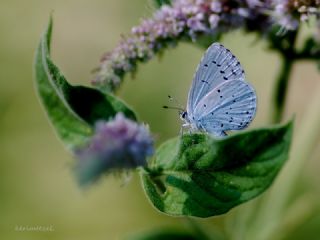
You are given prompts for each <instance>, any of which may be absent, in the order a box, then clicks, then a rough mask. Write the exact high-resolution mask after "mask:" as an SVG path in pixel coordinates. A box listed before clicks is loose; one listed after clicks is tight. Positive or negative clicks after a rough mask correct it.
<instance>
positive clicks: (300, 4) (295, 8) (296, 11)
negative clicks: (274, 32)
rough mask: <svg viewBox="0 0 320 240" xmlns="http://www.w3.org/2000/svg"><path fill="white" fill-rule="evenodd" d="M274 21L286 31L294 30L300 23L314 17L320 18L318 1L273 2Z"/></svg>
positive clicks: (288, 0) (291, 0)
mask: <svg viewBox="0 0 320 240" xmlns="http://www.w3.org/2000/svg"><path fill="white" fill-rule="evenodd" d="M273 2H274V6H275V9H274V17H275V21H276V22H278V24H280V25H281V26H283V27H284V28H285V29H286V30H296V29H298V27H299V24H300V22H306V21H308V20H309V19H310V18H311V17H313V16H315V17H316V19H317V20H318V21H319V18H320V11H319V7H320V0H302V1H301V0H300V1H299V0H275V1H273Z"/></svg>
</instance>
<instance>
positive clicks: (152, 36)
mask: <svg viewBox="0 0 320 240" xmlns="http://www.w3.org/2000/svg"><path fill="white" fill-rule="evenodd" d="M319 8H320V0H304V1H298V0H267V1H259V0H244V1H240V0H173V1H172V3H171V5H163V6H162V7H161V8H160V9H158V10H157V11H156V12H155V13H154V14H153V16H152V17H151V18H150V19H145V20H143V21H142V22H141V24H140V25H139V26H135V27H133V28H132V31H131V33H130V34H129V35H127V36H126V37H124V38H123V39H122V40H121V41H120V43H119V45H118V46H117V47H116V48H115V49H114V50H113V51H111V52H108V53H106V54H105V55H104V56H103V57H102V59H101V64H100V67H99V71H98V73H97V76H96V78H95V79H94V80H93V81H92V83H93V85H95V86H96V87H98V88H101V89H104V90H107V91H114V90H116V89H117V88H118V87H119V86H120V84H121V82H122V79H123V77H124V75H125V73H127V72H134V71H136V69H137V64H138V63H139V62H146V61H148V60H149V59H151V58H152V57H153V56H154V55H155V54H157V53H159V52H161V51H162V50H164V49H166V48H167V47H173V46H176V45H177V43H178V42H179V41H181V40H186V41H190V40H191V41H197V40H199V39H200V38H201V37H206V36H211V37H217V36H219V35H220V34H221V33H223V32H227V31H230V30H233V29H237V28H244V29H246V30H247V31H255V32H258V33H261V34H263V35H267V34H268V32H270V30H271V28H272V27H274V26H280V27H281V28H280V30H282V32H285V31H289V30H297V28H298V27H299V24H300V22H301V21H308V20H309V19H310V18H311V17H313V16H315V17H316V20H317V21H318V22H320V20H319V19H320V15H319Z"/></svg>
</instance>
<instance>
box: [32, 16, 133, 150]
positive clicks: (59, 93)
mask: <svg viewBox="0 0 320 240" xmlns="http://www.w3.org/2000/svg"><path fill="white" fill-rule="evenodd" d="M51 33H52V18H50V22H49V24H48V27H47V30H46V31H45V33H44V34H43V36H42V37H41V40H40V43H39V46H38V49H37V52H36V56H35V64H34V72H35V82H36V88H37V92H38V95H39V97H40V100H41V102H42V105H43V106H44V108H45V110H46V112H47V115H48V117H49V120H50V122H51V123H52V125H53V127H54V128H55V130H56V132H57V134H58V136H59V137H60V139H61V140H62V141H63V142H64V143H65V144H66V145H67V147H68V148H72V147H74V146H76V145H79V144H82V143H84V141H86V140H87V139H88V137H90V136H91V135H92V130H93V126H94V123H95V122H96V121H97V120H101V119H104V120H109V119H110V118H112V117H113V116H114V115H115V114H116V113H117V112H123V113H124V114H125V115H126V116H127V117H129V118H131V119H134V120H135V119H136V117H135V114H134V112H133V111H132V110H131V109H130V108H129V107H127V106H126V105H125V104H124V103H123V102H122V101H120V100H119V99H117V98H116V97H114V96H112V95H110V94H104V93H102V92H100V91H98V90H96V89H92V88H88V87H83V86H72V85H71V84H69V83H68V81H67V80H66V79H65V77H64V76H63V75H62V74H61V72H60V71H59V69H58V67H57V66H56V65H55V64H54V63H53V62H52V60H51V58H50V42H51Z"/></svg>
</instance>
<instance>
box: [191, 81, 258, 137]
mask: <svg viewBox="0 0 320 240" xmlns="http://www.w3.org/2000/svg"><path fill="white" fill-rule="evenodd" d="M256 107H257V99H256V94H255V91H254V89H253V88H252V86H251V85H250V84H249V83H247V82H245V81H240V80H232V81H227V82H224V83H222V84H220V85H219V86H217V87H216V88H215V89H213V90H212V91H210V92H209V93H208V94H207V95H206V96H204V97H203V98H202V99H201V100H200V101H199V103H198V104H197V106H196V107H195V110H194V118H195V121H196V123H197V125H198V126H201V128H202V129H204V130H205V131H207V132H211V133H217V132H222V131H227V130H239V129H243V128H245V127H246V126H248V124H249V123H250V122H251V121H252V119H253V117H254V115H255V112H256Z"/></svg>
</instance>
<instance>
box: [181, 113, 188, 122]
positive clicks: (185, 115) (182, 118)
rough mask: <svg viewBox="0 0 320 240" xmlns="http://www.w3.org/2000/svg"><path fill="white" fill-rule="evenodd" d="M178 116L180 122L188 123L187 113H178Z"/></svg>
mask: <svg viewBox="0 0 320 240" xmlns="http://www.w3.org/2000/svg"><path fill="white" fill-rule="evenodd" d="M179 115H180V118H181V120H183V121H188V113H187V111H179Z"/></svg>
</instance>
